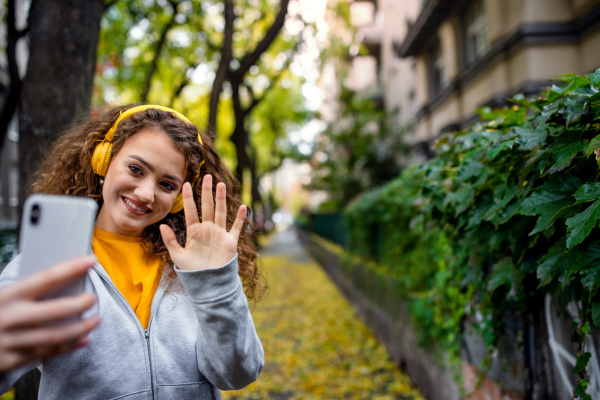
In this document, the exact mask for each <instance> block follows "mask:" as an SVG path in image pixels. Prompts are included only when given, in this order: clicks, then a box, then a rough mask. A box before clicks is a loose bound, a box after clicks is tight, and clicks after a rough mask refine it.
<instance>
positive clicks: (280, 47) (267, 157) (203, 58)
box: [93, 0, 318, 176]
mask: <svg viewBox="0 0 600 400" xmlns="http://www.w3.org/2000/svg"><path fill="white" fill-rule="evenodd" d="M278 9H279V2H273V1H270V0H251V1H248V2H240V1H235V2H234V14H235V20H234V24H233V25H234V32H233V43H232V46H233V48H232V52H233V56H234V60H233V61H232V63H231V64H230V68H231V69H232V70H235V69H236V68H238V67H239V65H240V60H242V59H243V57H244V56H246V55H247V54H248V53H249V52H251V51H253V50H254V49H255V48H256V46H257V45H258V43H259V42H260V41H261V40H262V39H263V37H264V36H265V34H266V32H267V30H268V29H269V28H270V26H271V24H272V23H273V21H274V19H275V17H276V15H277V11H278ZM223 14H224V3H223V2H222V1H218V0H203V1H200V0H186V1H167V0H130V1H118V2H116V3H115V4H113V5H112V6H110V7H109V8H108V9H107V11H106V13H105V14H104V17H103V19H102V24H101V32H100V41H99V44H98V63H97V66H96V75H95V81H94V97H93V103H94V104H95V105H97V106H103V105H105V104H109V105H111V106H112V105H118V104H126V103H132V102H133V103H135V102H140V101H141V100H142V95H143V93H144V91H145V87H146V84H147V81H148V80H149V79H150V86H149V91H148V97H147V102H148V103H156V104H164V105H167V106H171V107H174V108H176V109H178V110H179V111H181V112H182V113H184V114H185V115H186V116H188V117H189V118H190V119H191V120H192V121H193V122H195V123H196V124H197V125H198V126H199V127H200V128H201V129H204V128H206V129H207V131H208V132H209V133H212V132H210V129H212V127H211V128H208V127H206V124H207V121H208V115H209V99H210V93H211V89H212V85H213V82H214V77H215V73H216V70H217V68H218V65H219V61H220V59H221V53H222V51H223V38H224V15H223ZM287 21H288V22H289V26H292V27H294V29H295V31H294V32H290V29H288V27H287V25H286V27H284V28H283V29H282V30H281V32H280V33H279V35H278V36H277V37H276V38H275V40H274V41H273V43H271V45H270V46H269V48H268V49H267V50H266V51H265V52H264V53H263V54H262V56H261V57H260V58H259V60H258V61H257V62H256V65H253V66H252V67H250V70H249V72H248V73H247V74H245V76H244V77H243V85H242V86H241V87H240V100H241V102H242V105H243V107H244V108H247V107H249V105H250V104H253V102H254V101H257V103H256V104H257V106H256V107H255V108H253V109H252V111H251V112H250V114H249V115H248V116H247V118H246V127H247V131H248V134H249V142H250V143H249V144H250V146H248V147H251V149H250V150H249V151H251V152H255V153H256V154H252V156H255V157H256V164H257V175H258V176H262V175H264V174H265V173H267V172H270V171H272V170H274V169H276V168H277V167H278V166H279V165H280V163H281V160H282V158H283V151H284V149H283V146H282V143H281V142H282V138H284V137H285V136H286V134H287V133H288V132H289V131H290V130H292V129H297V126H298V125H299V124H300V123H301V122H304V120H305V118H307V114H308V113H307V111H306V109H305V107H304V102H305V101H304V98H303V97H302V95H301V87H302V83H303V82H304V77H300V76H297V75H294V74H292V73H290V68H289V67H290V63H291V61H292V60H293V57H294V56H295V55H296V54H298V53H299V52H300V50H301V49H300V44H301V42H302V40H304V39H305V38H312V37H313V36H315V35H316V34H317V33H318V31H317V29H316V28H315V26H314V25H315V24H309V23H307V22H305V21H303V20H302V16H301V15H299V14H298V13H297V12H292V8H291V7H290V10H289V12H288V15H287ZM298 32H299V33H298ZM309 32H310V33H309ZM161 43H162V45H161ZM153 66H155V68H154V69H153ZM152 71H153V72H152ZM231 94H232V91H231V85H230V84H229V82H226V84H225V85H224V88H223V93H222V94H221V96H220V103H219V108H218V113H217V132H215V135H216V137H217V140H216V147H217V151H218V152H219V155H220V156H221V157H222V158H223V159H224V160H225V163H226V164H227V165H228V166H229V167H230V168H231V169H234V167H235V164H236V162H237V157H236V150H235V146H234V145H233V143H232V142H231V141H230V140H229V139H230V136H231V133H232V131H233V129H234V125H235V118H234V112H233V105H232V98H231Z"/></svg>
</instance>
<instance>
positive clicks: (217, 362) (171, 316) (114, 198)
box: [0, 106, 265, 399]
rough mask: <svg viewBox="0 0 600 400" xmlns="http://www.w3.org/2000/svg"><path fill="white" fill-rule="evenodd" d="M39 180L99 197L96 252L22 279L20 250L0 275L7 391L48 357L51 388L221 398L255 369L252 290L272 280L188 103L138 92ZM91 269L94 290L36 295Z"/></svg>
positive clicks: (84, 393)
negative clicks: (134, 103)
mask: <svg viewBox="0 0 600 400" xmlns="http://www.w3.org/2000/svg"><path fill="white" fill-rule="evenodd" d="M33 190H34V192H37V193H52V194H64V195H70V196H87V197H93V198H96V199H97V200H98V203H99V206H100V211H99V213H98V217H97V219H96V228H95V231H94V237H93V243H92V248H93V251H94V255H95V260H92V259H87V258H83V259H77V260H72V261H70V262H67V263H64V264H61V265H57V266H55V267H53V268H50V269H48V270H46V271H44V272H42V273H38V274H36V275H33V276H31V277H29V278H26V279H23V280H20V281H17V277H18V274H19V272H18V271H19V259H20V257H17V258H16V259H15V260H13V261H12V262H11V263H10V264H9V265H8V266H7V267H6V269H5V270H4V272H3V273H2V275H0V393H2V392H3V391H5V390H7V389H8V388H9V387H10V385H12V384H14V382H15V381H16V380H17V379H18V378H19V377H20V376H21V375H22V374H24V373H25V372H27V371H28V370H31V369H33V368H36V367H37V368H39V369H40V371H41V372H42V378H41V383H40V398H41V399H71V398H72V399H75V398H76V399H96V398H97V399H219V398H220V397H221V396H220V391H219V389H222V390H228V389H237V388H241V387H244V386H246V385H248V384H249V383H251V382H253V381H254V380H256V378H257V377H258V374H259V373H260V371H261V369H262V367H263V365H264V353H263V348H262V345H261V343H260V340H259V338H258V336H257V334H256V331H255V328H254V324H253V321H252V317H251V315H250V312H249V310H248V301H247V298H249V299H255V298H257V297H258V296H259V295H260V294H261V292H262V291H263V290H264V288H265V285H264V283H263V277H262V275H261V274H260V273H259V271H258V269H257V266H256V264H255V263H254V260H255V259H256V251H255V248H254V247H253V244H252V240H251V238H250V237H249V235H248V233H247V229H246V226H247V221H246V207H245V206H244V205H242V204H241V203H240V202H239V200H238V195H239V184H238V183H237V181H236V180H235V178H234V177H233V176H232V174H231V173H230V172H229V171H228V170H227V168H226V167H225V165H224V164H223V163H222V162H221V160H220V159H219V157H218V155H217V154H216V152H215V150H214V148H213V146H212V144H211V142H210V139H209V138H208V137H206V136H204V135H201V134H200V133H199V132H198V130H197V129H196V127H195V126H194V125H193V124H192V123H190V122H189V121H188V120H187V119H186V118H185V117H184V116H183V115H181V114H179V113H178V112H176V111H174V110H171V109H168V108H166V107H161V106H138V107H130V106H126V107H120V108H116V109H113V110H111V111H109V112H108V113H107V114H106V115H105V116H104V117H102V118H99V119H91V120H89V121H87V122H86V123H84V124H83V125H81V126H79V127H78V128H76V129H74V130H72V131H71V132H69V133H68V134H66V135H64V136H62V137H61V139H60V140H59V141H58V142H57V143H56V145H55V146H54V148H53V150H52V151H51V153H50V154H49V156H48V158H47V159H46V160H45V162H44V163H43V164H42V167H41V169H40V171H39V173H38V177H37V180H36V182H35V183H34V184H33ZM213 194H214V198H213ZM83 274H86V278H85V280H86V292H87V293H85V294H82V295H80V296H78V297H72V298H60V299H54V300H45V301H36V300H35V299H36V298H37V297H39V295H40V294H41V293H44V292H45V291H47V290H49V289H50V288H52V287H55V286H57V285H59V284H61V283H63V282H66V281H68V280H70V279H73V278H74V277H76V276H81V275H83ZM240 278H241V279H240ZM75 315H82V319H81V320H80V321H78V322H74V323H68V324H53V323H55V322H58V321H61V320H64V319H66V318H69V317H72V316H75Z"/></svg>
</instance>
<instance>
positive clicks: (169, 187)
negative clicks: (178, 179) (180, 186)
mask: <svg viewBox="0 0 600 400" xmlns="http://www.w3.org/2000/svg"><path fill="white" fill-rule="evenodd" d="M160 186H162V187H163V189H165V190H166V191H168V192H172V191H174V190H175V189H177V188H176V187H175V185H173V184H172V183H170V182H161V183H160Z"/></svg>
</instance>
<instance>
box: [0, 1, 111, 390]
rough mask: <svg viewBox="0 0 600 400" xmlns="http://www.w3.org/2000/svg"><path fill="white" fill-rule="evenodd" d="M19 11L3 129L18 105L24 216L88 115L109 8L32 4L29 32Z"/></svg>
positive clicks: (34, 382) (32, 380)
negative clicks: (21, 56)
mask: <svg viewBox="0 0 600 400" xmlns="http://www.w3.org/2000/svg"><path fill="white" fill-rule="evenodd" d="M14 7H15V4H14V0H10V1H9V4H8V15H7V17H8V42H9V44H8V47H7V52H8V60H9V71H10V77H11V85H10V91H9V96H8V100H7V102H5V105H4V108H3V110H2V115H1V117H0V120H1V123H2V126H0V128H1V129H2V132H3V135H5V132H6V128H7V126H8V122H9V121H10V118H11V117H12V115H13V114H14V111H15V109H16V108H17V103H18V104H19V106H20V112H19V130H20V135H19V164H20V169H19V171H20V172H19V173H20V177H19V178H20V185H19V187H20V196H19V198H20V207H19V209H20V210H21V209H22V207H23V202H24V200H25V196H26V194H27V192H28V190H29V185H30V183H31V179H32V174H33V172H34V171H35V170H36V169H37V167H38V165H39V163H40V161H41V157H42V155H43V153H44V151H45V150H46V149H47V148H48V147H49V145H50V143H51V142H52V141H54V140H55V139H56V138H57V135H58V134H59V133H60V132H61V131H62V130H63V129H64V128H65V127H67V126H68V125H69V124H70V123H72V122H73V121H74V120H75V119H76V118H78V117H80V116H82V115H85V114H87V113H88V112H89V107H90V99H91V94H92V82H93V76H94V68H95V61H96V47H97V44H98V37H99V32H100V19H101V17H102V14H103V12H104V3H103V0H88V1H85V2H82V1H79V0H32V2H31V6H30V10H29V20H28V21H29V27H28V29H27V30H26V31H17V30H16V29H15V22H14V21H15V19H14ZM25 32H27V35H28V38H29V61H28V64H27V73H26V76H25V78H24V79H23V81H22V82H21V81H20V79H19V77H18V72H17V71H16V61H15V48H14V46H15V45H16V41H17V40H18V39H19V37H21V36H22V35H23V34H24V33H25ZM57 44H60V45H58V46H57ZM19 214H20V213H19ZM38 385H39V372H37V370H35V371H34V372H32V373H29V374H27V375H25V376H24V377H23V378H22V379H21V380H20V381H19V382H18V383H17V385H16V393H15V398H16V399H35V398H37V388H38Z"/></svg>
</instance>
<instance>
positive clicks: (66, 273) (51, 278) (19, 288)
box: [0, 256, 95, 303]
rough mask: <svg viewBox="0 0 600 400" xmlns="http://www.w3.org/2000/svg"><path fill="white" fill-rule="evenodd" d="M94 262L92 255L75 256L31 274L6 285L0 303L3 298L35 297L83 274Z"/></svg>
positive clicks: (0, 296) (0, 295)
mask: <svg viewBox="0 0 600 400" xmlns="http://www.w3.org/2000/svg"><path fill="white" fill-rule="evenodd" d="M94 262H95V259H94V257H93V256H85V257H80V258H75V259H73V260H70V261H67V262H64V263H61V264H57V265H55V266H53V267H51V268H48V269H46V270H44V271H42V272H38V273H36V274H34V275H31V276H29V277H27V278H25V279H22V280H20V281H18V282H17V283H15V284H14V285H11V286H9V287H6V288H5V289H4V290H3V291H2V292H1V293H0V303H2V302H3V301H4V300H5V299H13V298H17V297H22V298H28V299H35V298H37V297H39V296H40V295H41V294H43V293H45V292H47V291H49V290H51V289H53V288H55V287H57V286H61V285H63V284H65V283H67V282H70V281H72V280H74V279H76V278H79V277H82V276H84V275H85V274H86V272H87V271H88V270H89V269H90V268H92V266H93V265H94Z"/></svg>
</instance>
